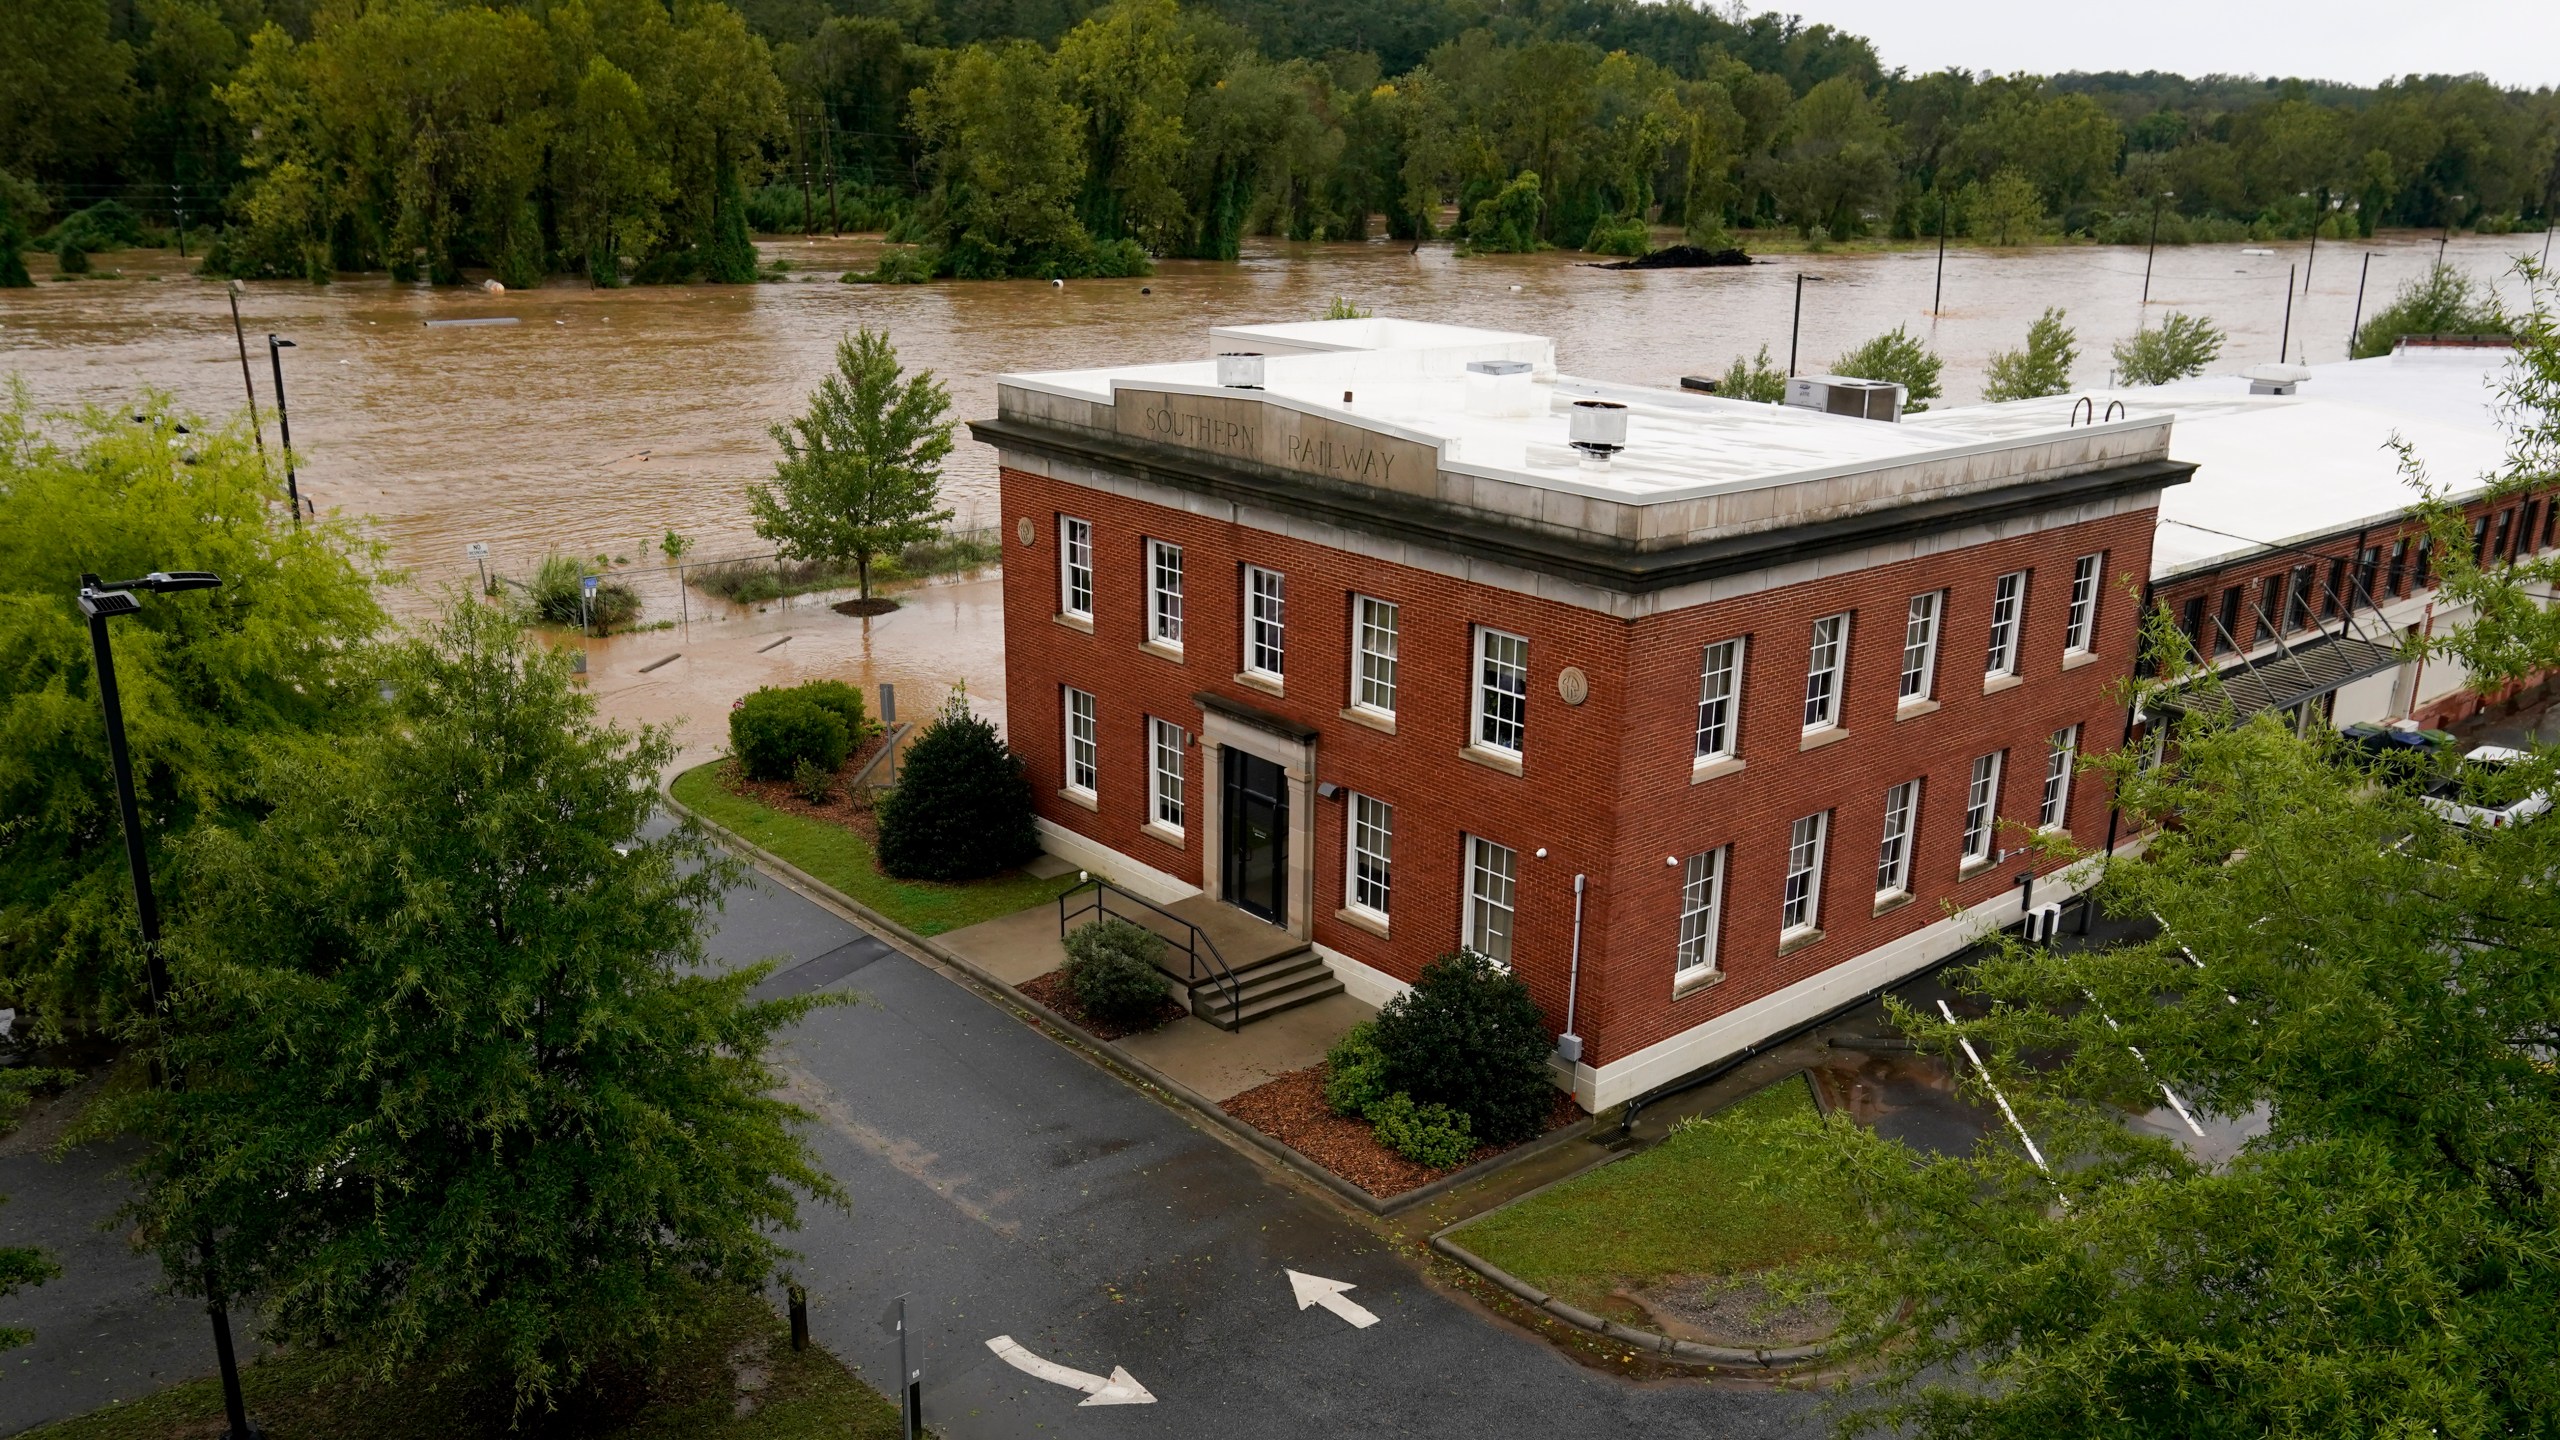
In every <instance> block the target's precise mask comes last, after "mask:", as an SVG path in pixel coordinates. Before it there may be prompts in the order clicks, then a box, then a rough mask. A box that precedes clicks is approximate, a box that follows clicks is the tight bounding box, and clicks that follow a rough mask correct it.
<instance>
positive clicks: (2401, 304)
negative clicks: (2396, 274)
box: [2349, 262, 2510, 360]
mask: <svg viewBox="0 0 2560 1440" xmlns="http://www.w3.org/2000/svg"><path fill="white" fill-rule="evenodd" d="M2509 329H2510V324H2509V321H2508V319H2507V317H2506V314H2505V313H2504V312H2503V311H2501V310H2500V309H2499V308H2498V295H2497V292H2496V291H2495V290H2492V289H2489V288H2488V287H2486V286H2475V285H2474V284H2473V283H2472V280H2471V277H2470V276H2468V275H2465V274H2463V273H2462V272H2461V271H2459V270H2456V269H2454V268H2453V267H2452V266H2450V265H2446V264H2443V263H2442V262H2438V263H2437V264H2434V265H2431V266H2429V267H2427V273H2426V275H2425V276H2424V277H2423V278H2420V279H2417V280H2412V281H2410V282H2409V283H2408V284H2406V285H2403V286H2401V287H2400V290H2399V293H2397V294H2395V295H2393V296H2392V297H2391V303H2390V304H2388V305H2385V306H2383V307H2382V308H2381V309H2379V310H2376V311H2374V312H2373V314H2372V315H2370V316H2368V317H2366V319H2365V322H2364V324H2363V325H2362V326H2360V327H2359V328H2358V329H2357V330H2356V334H2355V344H2354V346H2353V347H2352V348H2351V349H2350V351H2349V356H2350V358H2352V359H2357V360H2367V359H2371V358H2372V357H2374V356H2376V355H2388V354H2390V353H2391V350H2392V347H2393V346H2395V345H2397V344H2399V343H2400V337H2402V336H2404V335H2504V334H2506V333H2508V331H2509Z"/></svg>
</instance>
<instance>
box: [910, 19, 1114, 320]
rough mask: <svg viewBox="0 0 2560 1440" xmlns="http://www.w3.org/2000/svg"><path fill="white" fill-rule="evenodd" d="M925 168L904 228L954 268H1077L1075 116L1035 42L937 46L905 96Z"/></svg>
mask: <svg viewBox="0 0 2560 1440" xmlns="http://www.w3.org/2000/svg"><path fill="white" fill-rule="evenodd" d="M913 104H914V109H915V123H916V133H917V137H918V138H919V139H920V140H921V141H922V142H923V144H924V148H925V165H926V168H927V170H928V173H930V175H931V176H932V181H933V185H932V189H931V190H929V191H928V192H927V193H926V196H925V199H924V203H923V205H922V206H921V207H920V208H919V210H918V212H917V215H916V219H915V221H914V224H913V226H912V229H911V231H910V233H909V236H908V238H913V239H921V240H926V241H928V242H929V243H930V244H931V245H932V246H933V247H934V249H935V252H936V255H935V264H936V270H937V273H940V274H944V275H955V276H959V277H961V278H963V279H1002V278H1004V277H1006V276H1010V275H1039V274H1052V275H1060V274H1067V273H1076V274H1082V273H1085V272H1086V270H1087V269H1089V268H1090V261H1089V259H1088V258H1087V257H1088V256H1089V255H1090V252H1091V250H1092V244H1093V242H1092V239H1091V237H1090V236H1088V235H1086V234H1085V231H1084V226H1083V225H1082V224H1081V223H1080V222H1079V221H1078V220H1077V219H1076V212H1075V202H1076V198H1077V196H1078V195H1079V194H1080V193H1081V191H1082V189H1083V186H1084V172H1085V157H1084V151H1083V147H1082V144H1081V143H1080V142H1081V136H1082V134H1083V130H1084V117H1083V115H1082V113H1081V112H1080V111H1079V110H1078V109H1077V108H1076V106H1075V105H1074V103H1073V102H1072V101H1070V100H1069V99H1068V98H1067V97H1066V96H1065V94H1064V93H1062V87H1061V85H1060V83H1059V77H1058V73H1057V66H1056V65H1055V63H1053V62H1052V61H1051V59H1050V58H1049V56H1048V55H1047V54H1046V53H1045V52H1043V51H1042V50H1041V49H1040V47H1038V46H1037V45H1031V44H1027V43H1022V42H1014V43H1011V44H1006V45H998V46H979V45H972V46H970V47H968V48H967V49H964V50H959V51H955V52H953V53H952V54H950V55H947V56H945V57H944V58H943V60H942V62H941V64H940V65H939V66H938V67H937V68H936V69H935V71H934V76H933V79H932V81H931V82H930V83H928V84H926V85H925V86H923V87H922V88H920V89H918V90H917V91H916V92H915V95H914V98H913Z"/></svg>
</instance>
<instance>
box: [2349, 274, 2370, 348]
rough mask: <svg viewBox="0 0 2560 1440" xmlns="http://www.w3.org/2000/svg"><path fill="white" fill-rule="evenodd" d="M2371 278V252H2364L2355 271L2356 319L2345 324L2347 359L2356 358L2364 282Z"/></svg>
mask: <svg viewBox="0 0 2560 1440" xmlns="http://www.w3.org/2000/svg"><path fill="white" fill-rule="evenodd" d="M2372 277H2373V252H2372V251H2370V250H2367V251H2366V252H2364V265H2363V266H2362V267H2361V268H2359V269H2358V270H2357V271H2356V318H2355V319H2353V320H2350V321H2348V322H2347V358H2348V359H2350V360H2353V359H2354V358H2356V336H2357V334H2358V333H2359V332H2361V331H2362V330H2363V329H2364V282H2365V281H2367V280H2369V279H2371V278H2372Z"/></svg>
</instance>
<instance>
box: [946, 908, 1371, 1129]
mask: <svg viewBox="0 0 2560 1440" xmlns="http://www.w3.org/2000/svg"><path fill="white" fill-rule="evenodd" d="M934 943H936V944H938V945H941V946H942V947H943V948H945V949H947V950H949V951H950V952H951V953H952V954H954V955H957V956H959V957H960V958H961V959H963V960H966V961H968V962H969V963H970V964H972V965H975V966H977V967H978V968H979V969H981V970H984V971H985V972H987V973H988V974H990V975H993V976H994V977H995V978H997V979H999V980H1002V981H1003V982H1004V983H1006V984H1007V985H1016V986H1018V985H1020V984H1022V983H1023V982H1024V981H1026V980H1032V979H1037V978H1038V977H1040V976H1042V975H1046V974H1048V973H1049V972H1050V971H1052V970H1055V969H1057V968H1058V967H1059V966H1061V965H1064V964H1065V963H1066V961H1067V952H1066V947H1065V946H1064V945H1063V944H1062V943H1060V940H1059V936H1058V912H1057V908H1056V907H1055V906H1050V905H1040V906H1035V907H1034V908H1032V909H1029V910H1022V911H1017V912H1015V913H1014V914H1011V915H1007V916H1004V917H1002V918H1001V919H996V920H989V921H985V922H984V923H981V924H977V925H971V926H969V927H967V928H965V929H960V930H953V931H950V932H948V933H947V934H943V935H937V936H935V937H934ZM1377 1013H1378V1011H1377V1007H1375V1006H1372V1005H1365V1004H1362V1003H1361V1002H1360V1001H1357V1000H1354V999H1352V998H1351V997H1350V996H1348V995H1328V996H1326V997H1325V998H1324V999H1322V1000H1318V1001H1316V1002H1314V1003H1313V1004H1309V1005H1301V1006H1299V1007H1298V1008H1296V1009H1294V1010H1284V1011H1282V1012H1281V1013H1279V1014H1277V1015H1274V1016H1272V1017H1271V1018H1269V1019H1267V1020H1256V1021H1254V1022H1253V1023H1251V1024H1249V1025H1247V1026H1245V1027H1244V1028H1243V1029H1241V1030H1236V1031H1226V1030H1221V1029H1219V1028H1218V1027H1217V1026H1215V1025H1212V1024H1210V1023H1209V1022H1208V1021H1206V1020H1203V1019H1201V1018H1200V1017H1199V1016H1197V1015H1185V1016H1183V1017H1182V1018H1181V1019H1179V1020H1176V1021H1174V1022H1173V1023H1171V1024H1169V1025H1165V1026H1162V1027H1160V1028H1158V1029H1154V1030H1150V1031H1148V1032H1147V1033H1146V1034H1144V1035H1132V1036H1130V1037H1128V1038H1127V1039H1125V1040H1121V1041H1118V1042H1116V1043H1118V1045H1119V1046H1120V1048H1121V1049H1122V1050H1125V1051H1127V1052H1128V1053H1129V1054H1130V1055H1132V1056H1134V1057H1135V1058H1137V1059H1138V1060H1141V1061H1143V1062H1145V1063H1146V1064H1148V1065H1151V1066H1153V1067H1154V1068H1155V1069H1156V1070H1157V1071H1158V1072H1159V1073H1161V1074H1163V1075H1164V1076H1165V1077H1166V1078H1167V1079H1170V1080H1174V1081H1178V1082H1180V1083H1181V1084H1183V1085H1186V1086H1188V1087H1190V1088H1191V1089H1192V1090H1194V1091H1196V1092H1198V1093H1199V1094H1201V1095H1203V1096H1205V1097H1207V1098H1208V1099H1209V1100H1210V1101H1212V1102H1213V1103H1214V1102H1223V1101H1226V1100H1228V1099H1231V1098H1233V1097H1234V1096H1237V1095H1241V1094H1243V1093H1244V1092H1245V1091H1247V1090H1250V1089H1252V1088H1253V1087H1254V1086H1256V1085H1259V1084H1261V1083H1263V1082H1264V1081H1266V1080H1270V1079H1273V1078H1275V1077H1277V1076H1280V1075H1285V1074H1287V1073H1288V1072H1290V1071H1292V1070H1303V1069H1305V1068H1307V1067H1308V1066H1310V1065H1314V1064H1317V1063H1318V1062H1320V1061H1322V1060H1323V1059H1324V1052H1325V1051H1326V1049H1327V1048H1329V1047H1330V1046H1331V1045H1332V1044H1333V1042H1334V1041H1336V1040H1338V1039H1340V1038H1341V1037H1342V1034H1343V1032H1344V1031H1347V1030H1349V1029H1350V1028H1351V1027H1352V1026H1354V1025H1357V1024H1359V1023H1360V1022H1361V1021H1363V1020H1367V1019H1370V1018H1372V1017H1373V1016H1375V1015H1376V1014H1377Z"/></svg>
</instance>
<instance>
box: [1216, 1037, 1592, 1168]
mask: <svg viewBox="0 0 2560 1440" xmlns="http://www.w3.org/2000/svg"><path fill="white" fill-rule="evenodd" d="M1218 1108H1219V1109H1221V1110H1224V1111H1226V1112H1227V1113H1228V1114H1230V1115H1233V1116H1234V1117H1236V1118H1237V1119H1239V1120H1241V1121H1243V1122H1244V1123H1246V1124H1247V1125H1250V1126H1252V1127H1253V1128H1254V1129H1256V1130H1259V1131H1261V1132H1262V1133H1263V1134H1265V1135H1268V1136H1270V1137H1271V1138H1272V1139H1274V1140H1277V1141H1279V1142H1280V1143H1281V1144H1283V1145H1286V1146H1288V1147H1289V1148H1290V1149H1292V1150H1295V1151H1297V1152H1298V1153H1299V1154H1301V1155H1304V1156H1306V1157H1307V1158H1308V1159H1310V1160H1313V1161H1314V1162H1316V1163H1317V1164H1318V1165H1321V1166H1323V1167H1324V1168H1326V1169H1327V1170H1330V1171H1332V1172H1333V1173H1334V1174H1336V1175H1339V1176H1341V1177H1342V1178H1343V1179H1345V1180H1348V1181H1350V1182H1351V1183H1352V1184H1354V1185H1357V1186H1359V1187H1360V1188H1361V1189H1363V1190H1366V1191H1368V1192H1369V1193H1370V1194H1372V1195H1375V1196H1377V1197H1378V1198H1379V1199H1381V1200H1390V1199H1393V1198H1395V1197H1396V1196H1398V1195H1402V1194H1403V1193H1405V1192H1406V1191H1408V1190H1419V1189H1421V1188H1422V1187H1423V1186H1425V1185H1428V1184H1430V1183H1431V1182H1432V1181H1434V1180H1437V1179H1439V1178H1440V1177H1442V1176H1444V1175H1454V1174H1456V1173H1457V1172H1459V1171H1460V1170H1463V1169H1465V1168H1467V1165H1473V1164H1476V1163H1478V1162H1479V1161H1484V1160H1490V1159H1492V1158H1493V1157H1494V1156H1496V1155H1500V1154H1502V1153H1503V1152H1504V1151H1506V1150H1514V1149H1517V1148H1519V1146H1520V1145H1525V1144H1527V1143H1529V1142H1528V1141H1526V1140H1523V1141H1520V1142H1518V1143H1517V1144H1513V1145H1479V1146H1477V1147H1476V1151H1475V1153H1474V1154H1472V1155H1469V1156H1468V1157H1467V1160H1466V1165H1453V1166H1450V1167H1449V1168H1447V1169H1445V1170H1441V1169H1434V1168H1432V1167H1431V1166H1428V1165H1416V1164H1415V1163H1413V1162H1412V1161H1410V1160H1407V1159H1406V1158H1404V1157H1403V1156H1401V1155H1399V1154H1397V1153H1396V1152H1394V1151H1393V1150H1390V1149H1388V1148H1387V1147H1386V1146H1384V1145H1381V1144H1379V1143H1378V1141H1377V1138H1376V1137H1375V1136H1373V1135H1371V1134H1370V1133H1369V1122H1368V1121H1366V1120H1358V1119H1353V1118H1351V1117H1349V1116H1344V1115H1336V1114H1334V1113H1333V1110H1332V1108H1331V1107H1330V1106H1328V1105H1326V1104H1325V1103H1324V1067H1323V1066H1322V1065H1310V1066H1308V1067H1307V1068H1306V1069H1304V1070H1292V1071H1290V1072H1289V1073H1287V1074H1285V1075H1281V1076H1278V1077H1276V1078H1274V1079H1271V1080H1266V1081H1264V1082H1263V1083H1262V1084H1260V1085H1256V1086H1255V1087H1253V1088H1252V1089H1250V1090H1247V1091H1245V1092H1244V1093H1243V1094H1241V1095H1237V1096H1235V1097H1233V1098H1231V1099H1229V1100H1228V1101H1227V1102H1226V1103H1225V1104H1223V1105H1221V1106H1219V1107H1218ZM1581 1118H1582V1107H1581V1106H1579V1105H1576V1104H1574V1103H1573V1097H1572V1096H1571V1095H1568V1094H1566V1093H1564V1092H1563V1091H1561V1090H1559V1091H1557V1092H1556V1106H1555V1109H1553V1110H1551V1111H1549V1112H1548V1113H1547V1124H1546V1129H1545V1130H1543V1131H1541V1132H1540V1133H1541V1134H1551V1133H1553V1132H1554V1131H1557V1130H1561V1129H1563V1128H1564V1127H1565V1126H1567V1125H1570V1124H1572V1123H1573V1122H1574V1121H1576V1120H1579V1119H1581Z"/></svg>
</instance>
